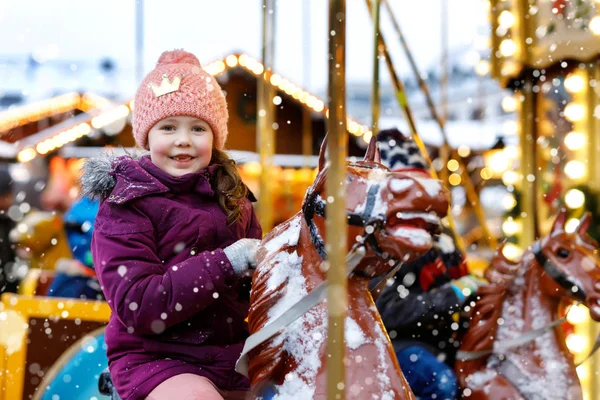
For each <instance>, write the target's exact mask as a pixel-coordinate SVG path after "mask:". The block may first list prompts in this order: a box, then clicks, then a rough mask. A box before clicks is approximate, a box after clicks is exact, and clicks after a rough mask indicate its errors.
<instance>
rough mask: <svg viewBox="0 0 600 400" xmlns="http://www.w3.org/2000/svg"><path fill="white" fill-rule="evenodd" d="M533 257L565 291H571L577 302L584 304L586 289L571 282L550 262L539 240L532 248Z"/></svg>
mask: <svg viewBox="0 0 600 400" xmlns="http://www.w3.org/2000/svg"><path fill="white" fill-rule="evenodd" d="M532 251H533V255H534V256H535V259H536V261H537V262H538V264H540V266H541V267H542V269H543V270H544V271H545V272H546V273H547V274H548V275H549V276H550V277H551V278H552V279H553V280H554V281H555V282H556V283H558V284H559V285H560V286H561V287H562V288H563V289H565V290H567V291H569V292H570V293H572V294H573V296H574V297H575V298H576V299H577V301H580V302H584V301H585V298H586V297H587V295H586V293H585V289H584V288H582V287H581V286H580V285H579V284H578V283H576V282H572V281H571V280H569V278H568V277H567V275H566V274H565V273H564V272H562V271H560V270H559V269H558V268H557V267H556V266H555V265H554V264H553V263H552V261H550V259H549V258H548V256H546V254H544V251H543V249H542V243H541V242H540V241H539V240H538V241H536V242H535V243H534V244H533V246H532Z"/></svg>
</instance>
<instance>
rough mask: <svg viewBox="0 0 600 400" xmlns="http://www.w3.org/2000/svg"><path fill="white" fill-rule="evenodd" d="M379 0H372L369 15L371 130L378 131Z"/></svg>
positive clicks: (379, 95) (374, 132)
mask: <svg viewBox="0 0 600 400" xmlns="http://www.w3.org/2000/svg"><path fill="white" fill-rule="evenodd" d="M380 4H381V3H380V0H373V8H372V11H371V13H372V14H371V16H372V18H373V81H372V82H371V84H372V86H371V132H373V135H376V134H377V132H379V103H380V98H381V92H380V87H379V55H380V54H381V53H380V51H379V11H380V9H381V7H380Z"/></svg>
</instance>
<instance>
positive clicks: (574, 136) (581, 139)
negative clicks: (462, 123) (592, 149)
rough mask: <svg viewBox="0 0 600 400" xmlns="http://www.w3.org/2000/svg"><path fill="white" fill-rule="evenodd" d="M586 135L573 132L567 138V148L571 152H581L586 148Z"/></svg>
mask: <svg viewBox="0 0 600 400" xmlns="http://www.w3.org/2000/svg"><path fill="white" fill-rule="evenodd" d="M585 142H586V140H585V135H584V134H583V133H581V132H576V131H572V132H569V133H568V134H567V136H565V146H567V148H568V149H569V150H579V149H580V148H582V147H583V146H585Z"/></svg>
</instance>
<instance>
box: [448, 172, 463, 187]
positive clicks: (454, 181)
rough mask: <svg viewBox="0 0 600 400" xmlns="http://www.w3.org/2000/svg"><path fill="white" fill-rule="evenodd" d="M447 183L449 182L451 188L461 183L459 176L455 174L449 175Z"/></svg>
mask: <svg viewBox="0 0 600 400" xmlns="http://www.w3.org/2000/svg"><path fill="white" fill-rule="evenodd" d="M448 182H450V184H451V185H452V186H458V185H460V182H461V178H460V175H459V174H457V173H456V172H455V173H453V174H450V176H449V177H448Z"/></svg>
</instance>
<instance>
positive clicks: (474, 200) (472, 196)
mask: <svg viewBox="0 0 600 400" xmlns="http://www.w3.org/2000/svg"><path fill="white" fill-rule="evenodd" d="M367 2H369V0H367ZM383 4H384V5H385V6H386V7H387V9H388V12H389V14H390V18H391V20H392V25H393V26H394V29H395V30H396V33H397V34H398V37H399V39H400V43H401V44H402V47H403V48H404V52H405V53H406V57H407V59H408V62H409V64H410V66H411V69H412V70H413V73H414V75H415V77H416V79H417V81H418V82H419V87H420V88H421V91H422V92H423V94H424V95H425V100H426V101H427V106H428V108H429V111H430V112H431V116H432V117H433V119H434V120H435V121H436V122H437V124H438V126H439V127H440V132H441V133H442V138H443V140H444V146H448V148H450V156H451V157H452V158H454V159H456V160H457V161H458V163H459V165H460V167H461V169H462V170H463V171H466V165H465V164H464V162H463V160H462V157H461V156H460V155H459V154H458V152H457V151H456V150H455V149H452V148H451V147H450V143H449V141H448V135H447V133H446V127H445V122H444V120H443V119H442V118H441V117H440V115H439V114H438V112H437V109H436V107H435V104H434V103H433V98H432V97H431V93H430V92H429V88H428V86H427V83H425V81H424V80H423V78H422V77H421V74H419V68H418V67H417V63H416V62H415V59H414V57H413V56H412V52H411V51H410V49H409V47H408V43H406V40H405V38H404V35H403V34H402V30H401V29H400V25H399V24H398V21H397V20H396V18H395V16H394V13H393V11H392V8H391V7H390V5H389V3H388V1H387V0H383ZM379 37H380V39H381V41H382V42H383V46H384V47H385V40H384V37H383V34H381V33H380V35H379ZM398 81H399V79H398ZM404 102H406V98H405V99H404ZM433 169H434V168H433V167H432V170H433ZM462 180H463V181H464V184H465V190H466V191H467V198H468V199H469V202H470V204H471V207H473V210H475V215H476V216H477V219H478V221H479V224H480V225H481V229H482V230H483V232H484V236H485V238H486V240H487V242H488V244H489V245H490V247H491V248H492V249H495V248H497V247H498V242H497V240H496V238H495V237H494V236H493V235H492V233H491V231H490V229H489V228H488V226H487V221H486V219H485V212H484V211H483V208H482V207H481V202H480V201H479V195H478V194H477V192H476V191H475V185H474V184H473V182H472V181H471V176H470V175H469V174H468V172H467V173H462ZM469 192H470V193H469Z"/></svg>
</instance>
